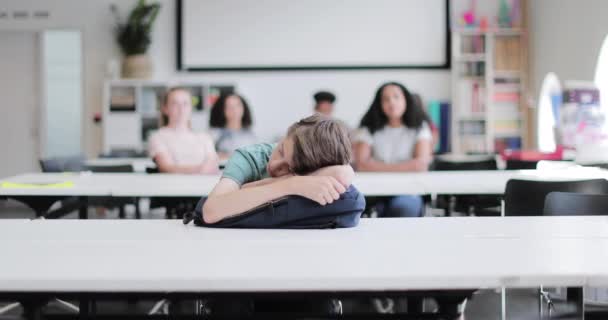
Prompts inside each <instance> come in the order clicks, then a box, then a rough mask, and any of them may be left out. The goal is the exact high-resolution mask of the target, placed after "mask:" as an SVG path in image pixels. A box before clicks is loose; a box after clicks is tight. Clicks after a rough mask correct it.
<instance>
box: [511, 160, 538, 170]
mask: <svg viewBox="0 0 608 320" xmlns="http://www.w3.org/2000/svg"><path fill="white" fill-rule="evenodd" d="M537 164H538V161H536V160H514V159H509V160H507V163H506V168H505V169H506V170H533V169H536V165H537Z"/></svg>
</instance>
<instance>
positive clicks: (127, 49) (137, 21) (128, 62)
mask: <svg viewBox="0 0 608 320" xmlns="http://www.w3.org/2000/svg"><path fill="white" fill-rule="evenodd" d="M110 10H111V11H112V13H113V14H114V16H115V18H116V27H115V32H116V41H117V42H118V45H119V46H120V49H121V51H122V53H123V54H124V56H125V57H124V60H123V64H122V76H123V77H124V78H149V77H151V76H152V71H153V67H152V61H151V60H150V58H149V57H148V55H147V54H146V52H147V51H148V47H149V46H150V42H151V40H152V25H153V24H154V20H156V16H157V15H158V12H159V11H160V3H146V1H145V0H139V1H138V2H137V5H136V6H135V8H133V10H131V13H130V14H129V17H128V19H127V21H122V19H121V18H120V15H119V14H118V9H117V8H116V6H115V5H111V6H110Z"/></svg>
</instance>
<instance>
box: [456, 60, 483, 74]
mask: <svg viewBox="0 0 608 320" xmlns="http://www.w3.org/2000/svg"><path fill="white" fill-rule="evenodd" d="M485 73H486V63H485V62H484V61H464V62H462V63H461V64H460V76H462V77H483V76H484V75H485Z"/></svg>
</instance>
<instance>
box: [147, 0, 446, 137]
mask: <svg viewBox="0 0 608 320" xmlns="http://www.w3.org/2000/svg"><path fill="white" fill-rule="evenodd" d="M161 3H162V5H163V9H162V12H161V14H160V15H159V17H158V21H157V24H156V25H155V34H154V40H153V44H152V48H151V49H150V53H151V55H152V58H153V61H154V65H155V70H156V72H155V77H156V78H159V79H166V78H188V79H201V80H204V81H206V82H234V83H235V84H237V86H238V90H239V91H240V92H241V93H242V94H243V95H244V96H245V97H246V98H247V99H248V101H249V103H250V104H251V106H252V107H253V108H254V110H253V113H254V118H255V119H254V121H255V122H256V125H255V131H256V133H257V134H258V135H259V136H260V138H262V139H270V138H273V137H275V136H276V135H278V134H281V133H282V132H283V131H284V130H285V129H286V127H287V126H288V125H289V124H290V122H293V121H295V120H297V119H298V118H301V117H303V116H306V115H308V114H309V113H310V112H311V111H312V106H313V100H312V95H313V93H314V92H315V91H316V90H318V89H328V90H332V91H334V92H335V93H336V95H337V98H338V100H337V103H336V116H337V117H338V118H341V119H344V120H345V121H346V122H347V123H348V124H350V125H352V126H355V125H356V124H357V123H358V121H359V120H360V118H361V116H362V115H363V113H364V112H365V110H366V109H367V108H368V107H369V104H370V103H371V100H372V98H373V94H374V92H375V90H376V88H377V87H378V86H379V85H380V84H381V83H382V82H385V81H388V80H396V81H400V82H403V83H404V84H405V85H407V86H408V87H409V88H411V90H412V91H415V92H418V93H420V94H421V95H422V97H423V98H424V99H425V100H428V99H443V100H449V98H450V73H449V71H447V70H438V71H420V70H392V71H297V72H296V71H273V72H223V73H219V72H211V73H210V72H207V73H177V72H176V71H175V59H176V58H175V6H174V1H172V0H163V1H161Z"/></svg>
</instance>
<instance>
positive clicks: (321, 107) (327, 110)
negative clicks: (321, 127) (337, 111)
mask: <svg viewBox="0 0 608 320" xmlns="http://www.w3.org/2000/svg"><path fill="white" fill-rule="evenodd" d="M317 112H319V113H321V114H323V115H326V116H328V117H331V115H332V113H334V104H333V103H331V102H329V101H320V102H319V103H318V104H317Z"/></svg>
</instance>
